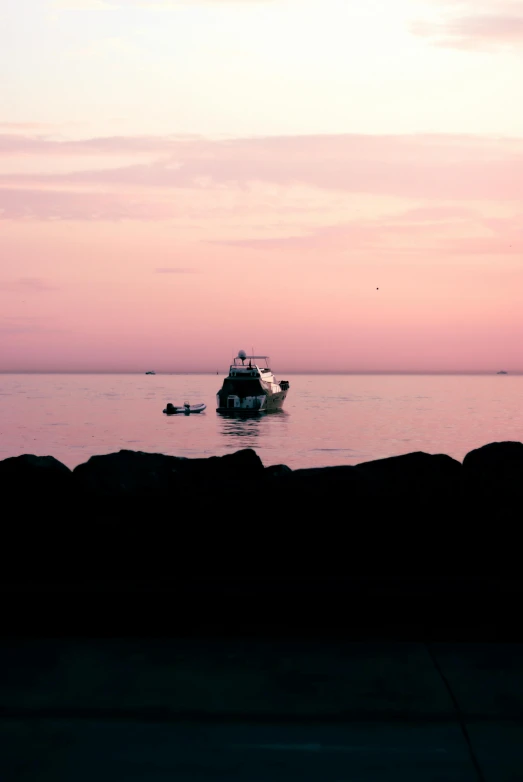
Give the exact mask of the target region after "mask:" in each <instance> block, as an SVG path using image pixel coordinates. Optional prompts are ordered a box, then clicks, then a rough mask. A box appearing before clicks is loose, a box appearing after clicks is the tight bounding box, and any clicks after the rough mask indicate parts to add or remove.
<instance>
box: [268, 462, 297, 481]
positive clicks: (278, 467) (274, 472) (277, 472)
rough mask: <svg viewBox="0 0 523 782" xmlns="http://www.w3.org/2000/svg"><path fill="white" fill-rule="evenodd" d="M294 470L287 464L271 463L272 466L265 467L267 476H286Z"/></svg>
mask: <svg viewBox="0 0 523 782" xmlns="http://www.w3.org/2000/svg"><path fill="white" fill-rule="evenodd" d="M291 472H292V470H291V468H290V467H287V465H286V464H271V465H270V467H266V468H265V477H266V478H285V477H286V476H287V475H290V474H291Z"/></svg>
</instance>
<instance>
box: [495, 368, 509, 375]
mask: <svg viewBox="0 0 523 782" xmlns="http://www.w3.org/2000/svg"><path fill="white" fill-rule="evenodd" d="M496 375H508V372H505V370H504V369H500V371H499V372H496Z"/></svg>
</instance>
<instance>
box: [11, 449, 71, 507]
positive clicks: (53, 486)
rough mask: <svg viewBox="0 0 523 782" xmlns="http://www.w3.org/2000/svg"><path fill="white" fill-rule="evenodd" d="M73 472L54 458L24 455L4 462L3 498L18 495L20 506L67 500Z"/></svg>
mask: <svg viewBox="0 0 523 782" xmlns="http://www.w3.org/2000/svg"><path fill="white" fill-rule="evenodd" d="M70 481H71V470H70V469H69V468H68V467H66V466H65V464H62V462H59V461H58V460H57V459H55V458H54V457H53V456H35V455H34V454H24V455H23V456H12V457H10V458H9V459H4V460H3V461H1V462H0V491H1V492H2V495H3V498H4V499H5V498H6V496H9V495H16V498H17V503H18V505H20V503H25V502H31V501H33V502H34V501H42V500H56V501H61V499H63V495H62V492H64V491H65V490H67V489H69V486H70Z"/></svg>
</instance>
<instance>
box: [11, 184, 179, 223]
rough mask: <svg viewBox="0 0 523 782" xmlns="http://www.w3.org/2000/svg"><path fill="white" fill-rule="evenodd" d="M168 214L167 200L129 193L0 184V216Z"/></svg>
mask: <svg viewBox="0 0 523 782" xmlns="http://www.w3.org/2000/svg"><path fill="white" fill-rule="evenodd" d="M172 216H173V209H172V208H171V206H170V205H169V204H167V203H162V202H161V201H159V200H157V199H156V200H155V199H154V198H150V197H149V198H144V197H137V196H133V195H132V194H115V193H104V192H89V193H85V192H74V191H67V190H49V189H47V188H46V187H41V188H38V187H35V188H31V189H27V188H23V189H20V188H0V220H88V221H93V220H162V219H167V218H169V217H172Z"/></svg>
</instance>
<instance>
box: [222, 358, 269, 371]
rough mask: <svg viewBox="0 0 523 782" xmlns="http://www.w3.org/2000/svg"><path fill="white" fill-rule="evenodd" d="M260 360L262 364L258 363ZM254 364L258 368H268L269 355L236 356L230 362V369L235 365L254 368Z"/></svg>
mask: <svg viewBox="0 0 523 782" xmlns="http://www.w3.org/2000/svg"><path fill="white" fill-rule="evenodd" d="M260 361H263V362H264V364H263V366H262V365H260V364H259V363H258V362H260ZM255 366H258V367H259V368H260V369H269V356H236V358H235V359H233V363H232V364H231V369H233V368H236V367H246V368H250V367H253V368H254V367H255Z"/></svg>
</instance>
